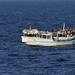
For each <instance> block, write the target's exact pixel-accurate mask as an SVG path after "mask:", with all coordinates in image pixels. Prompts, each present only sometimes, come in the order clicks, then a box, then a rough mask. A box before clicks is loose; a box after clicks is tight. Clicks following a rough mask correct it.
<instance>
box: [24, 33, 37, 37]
mask: <svg viewBox="0 0 75 75" xmlns="http://www.w3.org/2000/svg"><path fill="white" fill-rule="evenodd" d="M25 36H28V37H36V35H35V34H25Z"/></svg>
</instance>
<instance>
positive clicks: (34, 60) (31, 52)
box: [0, 1, 75, 75]
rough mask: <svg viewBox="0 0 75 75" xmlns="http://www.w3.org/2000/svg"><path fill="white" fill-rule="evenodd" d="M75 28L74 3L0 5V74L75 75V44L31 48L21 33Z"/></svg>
mask: <svg viewBox="0 0 75 75" xmlns="http://www.w3.org/2000/svg"><path fill="white" fill-rule="evenodd" d="M28 21H30V22H31V26H32V28H37V29H39V30H48V31H51V30H52V29H54V28H56V29H58V28H62V24H63V23H66V27H72V28H74V29H75V2H69V1H64V2H63V1H62V2H61V1H60V2H58V1H56V2H51V1H25V2H21V1H19V2H16V1H12V2H11V1H9V2H7V1H6V2H0V75H75V45H70V46H55V47H32V46H27V45H25V44H24V43H22V42H21V36H22V30H23V29H25V28H26V29H28V25H27V23H28Z"/></svg>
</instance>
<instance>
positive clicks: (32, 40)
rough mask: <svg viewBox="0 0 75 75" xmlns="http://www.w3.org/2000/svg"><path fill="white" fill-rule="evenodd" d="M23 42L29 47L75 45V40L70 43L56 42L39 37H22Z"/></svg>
mask: <svg viewBox="0 0 75 75" xmlns="http://www.w3.org/2000/svg"><path fill="white" fill-rule="evenodd" d="M21 38H22V42H24V43H25V44H27V45H34V46H37V45H38V46H57V45H72V44H75V40H70V41H60V42H59V41H54V40H53V39H44V38H39V37H27V36H21Z"/></svg>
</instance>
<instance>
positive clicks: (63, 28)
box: [63, 23, 65, 31]
mask: <svg viewBox="0 0 75 75" xmlns="http://www.w3.org/2000/svg"><path fill="white" fill-rule="evenodd" d="M64 29H65V23H63V31H64Z"/></svg>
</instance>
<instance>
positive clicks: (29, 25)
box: [28, 22, 31, 30]
mask: <svg viewBox="0 0 75 75" xmlns="http://www.w3.org/2000/svg"><path fill="white" fill-rule="evenodd" d="M30 24H31V23H30V22H28V26H29V30H31V25H30Z"/></svg>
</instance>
